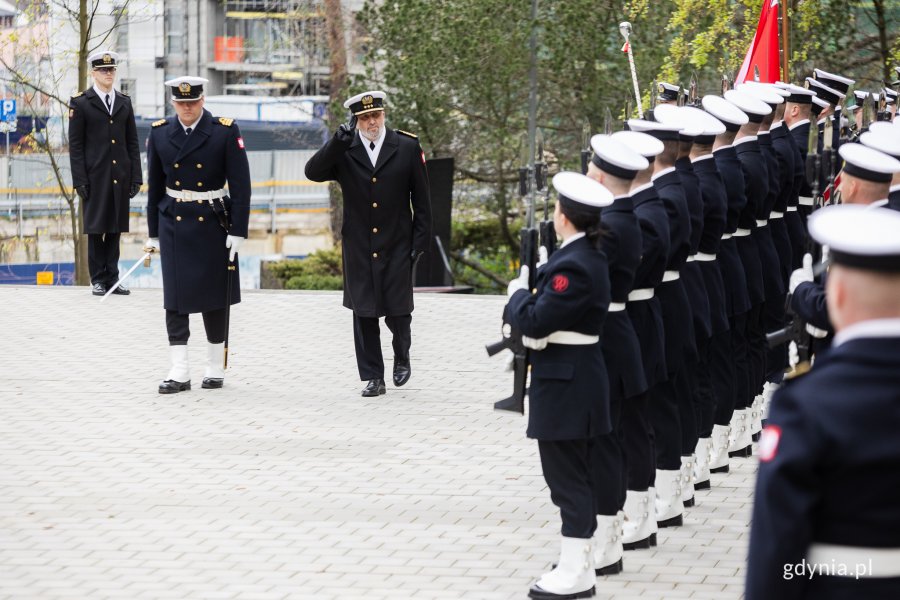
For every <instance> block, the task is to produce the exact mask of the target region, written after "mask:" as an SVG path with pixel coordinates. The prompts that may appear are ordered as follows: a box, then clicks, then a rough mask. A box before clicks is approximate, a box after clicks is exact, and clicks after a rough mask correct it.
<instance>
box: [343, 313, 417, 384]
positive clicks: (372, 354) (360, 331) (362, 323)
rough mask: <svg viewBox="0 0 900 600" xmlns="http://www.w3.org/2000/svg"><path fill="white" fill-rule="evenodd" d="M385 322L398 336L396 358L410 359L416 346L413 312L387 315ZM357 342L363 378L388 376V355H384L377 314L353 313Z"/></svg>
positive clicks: (395, 344)
mask: <svg viewBox="0 0 900 600" xmlns="http://www.w3.org/2000/svg"><path fill="white" fill-rule="evenodd" d="M384 323H385V325H387V326H388V329H390V330H391V333H392V334H393V336H394V338H393V341H392V343H391V345H392V346H393V347H394V360H397V359H400V360H404V361H408V360H409V347H410V346H411V345H412V333H411V332H410V324H411V323H412V315H402V316H399V317H385V318H384ZM353 344H354V345H355V347H356V366H357V368H358V369H359V378H360V380H361V381H368V380H369V379H384V358H383V357H382V355H381V331H380V329H379V327H378V319H377V318H376V317H360V316H358V315H357V314H356V313H353Z"/></svg>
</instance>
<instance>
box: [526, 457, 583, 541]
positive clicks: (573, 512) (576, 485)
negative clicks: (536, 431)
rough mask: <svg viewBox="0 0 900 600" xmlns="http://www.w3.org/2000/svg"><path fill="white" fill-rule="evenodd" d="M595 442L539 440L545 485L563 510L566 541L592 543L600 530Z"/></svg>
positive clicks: (552, 498)
mask: <svg viewBox="0 0 900 600" xmlns="http://www.w3.org/2000/svg"><path fill="white" fill-rule="evenodd" d="M591 442H592V440H562V441H544V440H538V451H539V452H540V455H541V468H542V469H543V471H544V481H546V482H547V487H549V488H550V500H551V501H552V502H553V504H555V505H556V506H557V507H559V514H560V517H561V518H562V529H561V533H562V535H563V536H564V537H570V538H582V539H589V538H590V537H591V536H593V535H594V530H595V529H597V518H596V516H595V513H596V503H595V501H594V491H593V484H592V471H591V448H590V446H591Z"/></svg>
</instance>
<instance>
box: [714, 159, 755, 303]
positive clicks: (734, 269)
mask: <svg viewBox="0 0 900 600" xmlns="http://www.w3.org/2000/svg"><path fill="white" fill-rule="evenodd" d="M713 157H714V158H715V160H716V171H718V173H719V177H720V178H721V181H722V186H723V189H724V190H725V197H726V202H727V210H726V213H725V231H724V233H723V234H722V235H723V236H726V235H727V236H728V239H723V240H722V245H721V246H719V254H718V255H717V258H718V262H719V264H720V266H721V269H720V270H721V272H722V281H723V283H724V284H725V311H726V312H727V313H728V316H729V317H734V316H737V315H741V314H744V313H745V312H747V311H748V310H750V295H749V293H748V291H747V275H746V273H745V272H744V263H743V262H741V256H740V254H739V253H738V247H737V239H736V238H735V237H733V234H734V232H735V230H736V229H737V226H738V217H739V216H740V214H741V211H742V210H743V209H744V205H745V204H747V196H746V194H745V192H744V174H743V172H742V171H741V162H740V161H739V160H738V158H737V154H736V153H735V151H734V148H733V147H732V146H727V147H724V148H719V149H717V150H715V151H714V152H713ZM735 177H736V178H737V181H736V180H735V179H734V178H735ZM726 181H727V182H728V183H727V184H726V183H725V182H726Z"/></svg>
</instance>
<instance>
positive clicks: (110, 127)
mask: <svg viewBox="0 0 900 600" xmlns="http://www.w3.org/2000/svg"><path fill="white" fill-rule="evenodd" d="M115 96H116V98H115V101H114V102H113V112H112V114H111V115H110V114H109V111H108V110H107V109H106V103H105V102H104V101H103V100H102V99H101V98H100V97H99V96H97V93H96V92H95V91H94V88H93V87H91V88H89V89H88V90H86V91H85V92H83V93H81V94H78V95H77V96H73V97H72V99H71V100H69V161H70V163H71V165H72V185H73V186H74V187H76V188H78V187H81V186H88V187H89V188H90V189H89V194H88V200H87V201H86V202H85V203H84V232H85V233H123V232H126V231H128V200H129V198H128V196H129V194H130V192H131V185H132V184H138V185H140V183H141V182H142V181H143V177H142V176H141V151H140V148H139V147H138V137H137V128H136V127H135V124H134V109H133V108H132V107H131V98H129V97H128V96H126V95H125V94H123V93H121V92H118V91H117V92H115Z"/></svg>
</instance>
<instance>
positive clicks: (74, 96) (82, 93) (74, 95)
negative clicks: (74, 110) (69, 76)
mask: <svg viewBox="0 0 900 600" xmlns="http://www.w3.org/2000/svg"><path fill="white" fill-rule="evenodd" d="M83 95H84V92H78V93H77V94H72V97H73V98H77V97H78V96H83Z"/></svg>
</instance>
